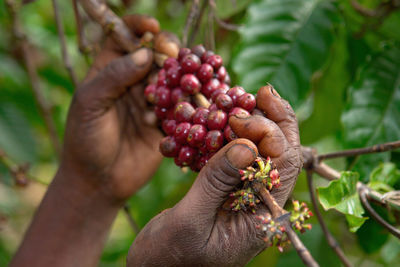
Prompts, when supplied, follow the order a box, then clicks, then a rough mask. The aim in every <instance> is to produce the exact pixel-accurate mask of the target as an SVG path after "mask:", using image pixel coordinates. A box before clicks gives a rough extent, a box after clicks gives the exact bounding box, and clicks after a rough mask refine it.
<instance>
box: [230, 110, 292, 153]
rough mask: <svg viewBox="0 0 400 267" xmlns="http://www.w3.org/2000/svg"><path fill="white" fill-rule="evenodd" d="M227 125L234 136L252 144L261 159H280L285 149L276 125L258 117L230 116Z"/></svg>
mask: <svg viewBox="0 0 400 267" xmlns="http://www.w3.org/2000/svg"><path fill="white" fill-rule="evenodd" d="M229 125H230V126H231V128H232V130H233V131H234V132H235V134H236V135H237V136H239V137H241V138H246V139H249V140H250V141H252V142H254V143H255V144H256V145H257V147H258V150H259V152H260V154H261V156H263V157H268V156H269V157H271V158H275V157H280V156H281V155H282V154H283V153H284V152H285V151H286V149H287V147H288V143H287V140H286V137H285V135H284V134H283V132H282V130H281V129H280V128H279V127H278V125H277V124H276V123H275V122H273V121H271V120H269V119H267V118H265V117H262V116H259V115H253V116H249V117H238V116H231V117H230V118H229Z"/></svg>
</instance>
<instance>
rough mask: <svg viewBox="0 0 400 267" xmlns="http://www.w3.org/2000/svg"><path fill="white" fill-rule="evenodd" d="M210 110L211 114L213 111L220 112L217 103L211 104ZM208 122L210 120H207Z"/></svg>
mask: <svg viewBox="0 0 400 267" xmlns="http://www.w3.org/2000/svg"><path fill="white" fill-rule="evenodd" d="M208 110H209V111H210V112H211V111H216V110H218V107H217V105H216V104H215V103H213V104H211V105H210V106H209V107H208ZM207 120H208V118H207Z"/></svg>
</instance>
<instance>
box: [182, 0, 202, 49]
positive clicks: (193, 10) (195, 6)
mask: <svg viewBox="0 0 400 267" xmlns="http://www.w3.org/2000/svg"><path fill="white" fill-rule="evenodd" d="M199 5H200V0H193V2H192V5H191V6H190V11H189V14H188V16H187V17H186V22H185V27H184V29H183V34H182V44H183V47H187V45H188V37H189V30H190V28H192V27H193V23H194V22H195V20H196V19H197V18H198V16H199Z"/></svg>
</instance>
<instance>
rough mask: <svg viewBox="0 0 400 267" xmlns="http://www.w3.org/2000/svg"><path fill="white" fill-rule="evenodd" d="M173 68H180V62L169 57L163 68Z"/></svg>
mask: <svg viewBox="0 0 400 267" xmlns="http://www.w3.org/2000/svg"><path fill="white" fill-rule="evenodd" d="M172 67H174V68H177V67H179V62H178V60H176V58H173V57H169V58H167V59H166V60H165V61H164V66H163V68H164V69H165V70H168V69H170V68H172Z"/></svg>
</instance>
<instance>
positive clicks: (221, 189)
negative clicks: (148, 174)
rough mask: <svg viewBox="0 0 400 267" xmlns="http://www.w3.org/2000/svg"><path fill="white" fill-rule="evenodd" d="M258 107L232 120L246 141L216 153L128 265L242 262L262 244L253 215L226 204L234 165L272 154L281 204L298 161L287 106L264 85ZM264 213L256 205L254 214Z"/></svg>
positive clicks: (151, 226) (143, 237)
mask: <svg viewBox="0 0 400 267" xmlns="http://www.w3.org/2000/svg"><path fill="white" fill-rule="evenodd" d="M257 107H258V109H259V111H256V113H257V114H259V115H261V116H259V115H256V116H252V117H248V118H237V117H232V118H231V119H230V121H229V122H230V125H231V127H232V129H233V130H234V131H235V133H237V134H238V135H239V137H245V138H247V139H242V138H241V139H237V140H234V141H233V142H231V143H229V144H228V145H226V146H225V147H224V148H223V149H221V150H220V151H219V152H218V153H217V154H215V155H214V156H213V157H212V158H211V160H210V161H209V162H208V163H207V164H206V166H205V167H204V168H203V169H202V170H201V172H200V173H199V175H198V177H197V179H196V181H195V182H194V184H193V186H192V188H191V189H190V190H189V192H188V193H187V195H186V196H185V197H184V198H183V199H182V200H181V201H180V202H179V203H178V204H177V205H175V206H174V207H173V208H171V209H169V210H166V211H164V212H162V213H161V214H159V215H158V216H156V217H155V218H153V219H152V220H151V221H150V222H149V223H148V224H147V225H146V226H145V228H144V229H143V230H142V231H141V232H140V233H139V235H138V237H137V238H136V240H135V242H134V243H133V245H132V247H131V249H130V252H129V255H128V266H243V265H245V264H246V263H247V262H248V261H249V260H250V259H251V258H253V257H254V256H255V255H257V254H258V253H259V252H260V251H262V250H263V249H264V248H265V242H264V241H263V237H264V234H263V233H262V232H261V230H259V229H257V228H256V225H257V218H256V215H255V214H251V213H250V212H244V211H239V212H233V211H231V210H230V209H229V208H225V205H224V204H225V203H226V201H227V200H228V198H229V196H228V195H229V193H230V192H232V191H233V190H234V188H235V186H236V185H237V184H239V183H240V175H239V172H238V169H242V168H245V167H247V166H249V165H251V164H252V163H253V162H254V160H255V158H256V156H257V155H258V153H260V154H261V155H262V156H264V157H266V156H268V155H270V156H271V158H272V159H273V160H274V161H275V163H276V165H277V168H278V170H279V172H280V173H281V178H282V186H281V188H279V190H273V195H274V197H275V198H276V199H277V200H278V203H279V204H280V205H282V206H283V205H284V203H285V201H286V200H287V198H288V196H289V194H290V193H291V190H292V189H293V186H294V184H295V182H296V178H297V175H298V173H299V171H300V168H301V165H302V161H301V154H300V149H299V148H300V143H299V136H298V126H297V121H296V118H295V115H294V112H293V110H292V109H291V107H290V105H289V104H288V103H287V102H286V101H285V100H283V99H281V98H280V97H279V96H277V93H276V92H275V91H274V90H272V88H270V87H268V86H266V87H263V88H261V89H260V91H259V93H258V95H257ZM264 114H265V115H267V117H268V119H267V118H265V117H264V116H263V115H264ZM256 144H257V146H256ZM266 212H268V210H267V208H266V207H265V206H264V205H259V208H258V209H257V214H265V213H266Z"/></svg>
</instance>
